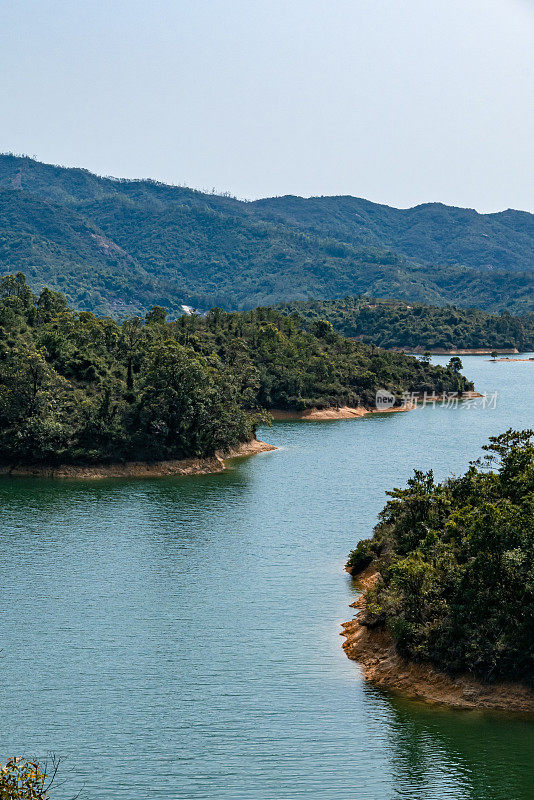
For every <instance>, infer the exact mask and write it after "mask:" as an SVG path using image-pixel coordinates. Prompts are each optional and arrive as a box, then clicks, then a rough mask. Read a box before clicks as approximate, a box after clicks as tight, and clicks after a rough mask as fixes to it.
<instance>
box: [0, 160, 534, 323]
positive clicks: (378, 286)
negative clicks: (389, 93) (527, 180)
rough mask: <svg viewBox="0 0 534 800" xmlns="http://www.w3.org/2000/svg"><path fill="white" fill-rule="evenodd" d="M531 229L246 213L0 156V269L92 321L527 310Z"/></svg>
mask: <svg viewBox="0 0 534 800" xmlns="http://www.w3.org/2000/svg"><path fill="white" fill-rule="evenodd" d="M444 209H445V211H446V213H445V211H444ZM497 217H498V218H499V219H494V218H497ZM533 218H534V217H533V216H532V215H529V214H523V213H521V212H506V213H505V214H504V215H479V214H476V212H472V211H466V210H464V209H446V207H444V206H418V207H417V208H416V209H410V210H408V211H400V210H398V209H392V208H389V207H387V206H377V205H376V204H372V203H368V202H367V201H361V200H357V199H356V198H312V199H311V200H303V199H302V198H287V197H281V198H272V199H269V200H262V201H256V202H253V203H247V202H241V201H238V200H236V199H234V198H231V197H226V196H219V195H211V194H204V193H202V192H197V191H194V190H192V189H187V188H183V187H178V186H167V185H164V184H159V183H156V182H154V181H149V180H140V181H132V180H117V179H114V178H101V177H98V176H96V175H92V174H91V173H90V172H88V171H86V170H82V169H67V168H63V167H56V166H53V165H48V164H41V163H39V162H37V161H34V160H32V159H29V158H19V157H15V156H11V155H3V156H0V242H1V243H2V244H1V247H0V269H2V270H3V271H6V272H16V271H17V270H23V271H25V273H26V274H27V275H28V278H29V280H30V282H31V284H32V286H34V287H35V288H36V289H39V288H41V287H42V286H44V285H49V286H51V287H52V288H54V289H58V290H61V291H64V292H65V294H66V295H67V297H68V299H69V302H71V303H72V304H73V305H74V306H76V307H77V308H81V309H86V310H94V311H97V312H98V313H104V314H105V313H111V314H114V315H117V314H120V313H124V312H134V313H138V312H139V313H141V312H144V311H146V310H147V309H148V308H150V307H151V306H152V305H154V304H161V305H164V306H165V307H166V308H167V309H168V310H169V311H171V312H173V313H177V312H178V311H179V307H180V305H181V304H182V303H186V304H188V305H193V306H199V307H202V308H210V307H212V306H214V305H219V306H222V307H224V308H227V309H247V308H252V307H254V306H257V305H266V304H274V303H280V302H284V301H289V300H307V299H308V298H310V297H317V298H326V299H333V298H339V297H343V296H345V295H349V294H351V295H355V294H362V293H365V294H371V295H374V296H377V297H392V296H395V297H398V298H403V299H407V300H412V301H418V302H426V303H432V304H435V305H443V304H445V303H455V304H458V305H462V306H479V307H482V308H485V309H490V310H501V309H503V308H505V309H507V310H509V311H512V312H515V313H526V312H528V311H530V310H532V309H533V308H534V301H533V292H532V288H533V283H532V276H533V272H532V267H533V260H532V252H533V241H534V239H533V236H532V219H533ZM453 244H454V247H452V245H453ZM451 248H452V249H451ZM455 248H456V249H455ZM499 253H500V254H501V256H500V257H497V255H498V254H499ZM475 255H476V257H475Z"/></svg>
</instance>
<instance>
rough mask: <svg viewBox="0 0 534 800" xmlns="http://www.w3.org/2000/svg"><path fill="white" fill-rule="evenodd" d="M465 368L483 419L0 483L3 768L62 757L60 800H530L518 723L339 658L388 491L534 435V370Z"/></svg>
mask: <svg viewBox="0 0 534 800" xmlns="http://www.w3.org/2000/svg"><path fill="white" fill-rule="evenodd" d="M434 360H435V361H437V362H440V363H443V362H444V361H445V360H446V359H440V358H437V359H434ZM463 362H464V372H465V374H467V375H468V376H469V377H470V378H472V379H473V380H474V381H475V385H476V387H477V389H479V391H485V392H488V393H489V394H493V393H494V392H497V398H496V403H495V404H494V403H493V402H490V403H487V405H486V407H485V408H483V407H482V403H478V404H474V405H473V406H471V407H470V406H469V405H467V406H466V405H464V406H461V407H459V408H446V407H440V406H437V407H436V408H432V407H429V406H427V407H425V408H419V409H418V410H417V411H413V412H409V413H404V414H389V415H375V416H372V417H366V418H363V419H357V420H348V421H339V422H327V423H325V422H323V423H310V422H279V423H276V424H275V425H274V426H273V427H272V428H271V429H265V430H261V431H260V432H259V433H260V437H261V438H264V439H265V440H266V441H269V442H272V443H273V444H275V445H278V446H279V448H280V449H279V450H277V451H275V452H271V453H265V454H262V455H259V456H255V457H253V458H249V459H242V460H238V461H234V462H233V463H232V464H231V468H230V469H229V470H227V471H226V472H224V473H222V474H218V475H207V476H197V477H189V478H176V479H154V480H127V481H126V480H114V481H111V480H108V481H98V482H81V481H80V482H61V481H53V480H35V479H29V478H28V479H7V478H4V479H2V480H1V481H0V504H1V513H2V519H1V527H0V536H1V547H0V563H1V570H2V585H1V589H0V612H1V615H2V616H1V621H2V627H1V630H2V633H1V643H0V649H1V652H0V666H1V674H2V687H1V694H2V710H3V713H2V715H1V718H0V753H1V756H2V758H4V757H5V756H6V755H14V754H26V755H37V756H43V755H45V754H46V753H47V752H50V751H54V752H56V753H58V754H60V755H61V756H63V757H64V759H65V761H64V767H63V769H62V773H63V776H64V777H65V778H67V784H66V785H65V786H64V787H60V789H59V790H58V792H57V793H56V794H55V795H54V797H57V798H67V797H70V796H72V795H73V794H74V792H75V791H77V790H78V789H80V788H81V787H82V786H83V787H84V789H83V792H82V795H81V797H82V798H88V800H93V798H94V800H119V798H121V799H122V798H124V800H148V798H164V799H165V800H196V799H197V798H217V800H292V798H307V800H393V799H395V800H419V799H421V800H527V799H528V800H531V798H532V797H533V796H534V722H532V721H529V720H525V719H520V718H514V717H509V716H507V715H502V714H491V713H485V714H483V713H479V712H465V711H464V712H462V711H450V710H442V709H437V708H433V707H429V706H425V705H423V704H418V703H415V702H410V701H406V700H402V699H399V698H396V697H393V696H390V695H388V694H385V693H382V692H379V691H377V690H375V689H374V688H373V687H372V686H369V685H368V684H366V683H364V682H363V681H362V679H361V675H360V669H359V667H358V665H357V664H356V663H354V662H352V661H349V660H348V659H347V658H346V657H345V655H344V653H343V651H342V649H341V643H342V639H341V637H340V636H339V631H340V623H341V622H342V621H345V620H347V619H350V618H351V616H352V614H353V611H352V609H350V608H349V603H350V602H351V601H352V600H353V599H354V594H355V590H354V589H353V587H352V586H351V582H350V580H349V578H348V577H347V575H346V574H345V573H344V572H343V564H344V561H345V559H346V556H347V554H348V552H349V550H350V549H351V548H352V547H354V545H355V544H356V543H357V541H358V540H359V539H361V538H362V537H365V536H368V535H369V534H370V533H371V530H372V527H373V525H374V523H375V521H376V516H377V513H378V512H379V511H380V509H381V508H382V507H383V505H384V502H385V500H386V497H385V492H386V491H387V490H388V489H390V488H392V487H393V486H402V485H404V484H405V482H406V480H407V478H408V477H409V476H410V474H411V472H412V470H413V469H414V468H421V469H427V468H430V467H433V468H434V470H435V473H436V474H437V476H438V477H439V478H443V477H445V476H446V475H447V474H449V473H451V472H453V473H454V472H456V473H458V472H459V471H461V470H464V469H465V467H466V466H467V464H468V462H469V461H470V460H472V459H475V458H477V457H479V456H480V455H481V454H482V450H481V447H482V445H483V444H484V443H485V442H486V441H487V439H488V437H489V436H491V435H495V434H498V433H500V432H502V431H504V430H505V429H507V428H509V427H513V428H523V427H528V426H532V424H533V414H532V412H533V408H534V400H533V398H534V364H533V363H514V362H510V363H502V362H501V363H496V364H492V363H490V362H489V361H488V360H486V358H484V357H465V358H463Z"/></svg>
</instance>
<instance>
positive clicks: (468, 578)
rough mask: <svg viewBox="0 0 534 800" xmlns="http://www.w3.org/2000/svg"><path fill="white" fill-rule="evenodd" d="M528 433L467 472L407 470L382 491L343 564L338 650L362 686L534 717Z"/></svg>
mask: <svg viewBox="0 0 534 800" xmlns="http://www.w3.org/2000/svg"><path fill="white" fill-rule="evenodd" d="M533 436H534V432H533V431H530V430H529V431H519V432H518V431H512V430H509V431H507V432H506V433H504V434H502V435H500V436H497V437H493V438H492V439H491V440H490V444H489V445H487V446H486V447H485V449H486V451H487V453H488V455H487V456H486V459H485V461H484V463H480V462H477V463H473V464H471V466H470V467H469V469H468V471H467V472H466V473H465V475H462V476H460V477H458V478H450V479H449V480H447V481H445V482H444V483H441V484H439V483H436V482H435V481H434V477H433V475H432V472H428V473H422V472H417V471H416V472H415V474H414V477H413V478H411V479H410V480H409V481H408V486H407V487H406V488H405V489H395V490H393V491H392V492H390V497H391V499H390V500H389V502H388V503H387V505H386V507H385V508H384V510H383V511H382V512H381V514H380V516H379V523H378V525H377V526H376V528H375V531H374V535H373V537H372V538H371V539H368V540H363V541H362V542H360V543H359V544H358V546H357V547H356V549H355V550H353V551H352V553H351V554H350V556H349V560H348V563H347V571H348V572H350V574H351V575H352V576H353V577H354V578H355V579H356V580H358V581H359V584H358V585H359V587H360V588H361V590H362V592H363V594H362V596H361V597H360V598H359V600H357V601H356V603H355V604H354V606H355V607H356V608H358V609H359V614H358V616H357V617H356V619H354V620H352V621H351V622H348V623H346V624H345V625H344V626H343V627H344V634H343V635H344V636H345V637H346V640H345V643H344V645H343V646H344V649H345V652H346V653H347V655H348V656H349V658H352V659H355V660H357V661H359V662H360V663H361V665H362V668H363V671H364V675H365V677H366V678H367V679H369V680H371V681H373V682H374V683H376V684H377V685H379V686H382V687H384V688H387V689H391V690H395V691H398V692H401V693H403V694H405V695H407V696H409V697H417V698H420V699H423V700H427V701H429V702H437V703H446V704H448V705H454V706H460V707H465V708H473V707H480V708H503V709H507V710H512V711H524V712H529V713H531V712H534V642H533V638H532V630H533V626H534V594H533V591H532V579H533V573H532V565H533V564H534V547H533V540H532V531H533V530H534V518H533V507H534V504H533V500H534V443H533V441H532V438H533ZM494 464H496V465H497V468H496V469H492V468H491V467H492V466H493V465H494Z"/></svg>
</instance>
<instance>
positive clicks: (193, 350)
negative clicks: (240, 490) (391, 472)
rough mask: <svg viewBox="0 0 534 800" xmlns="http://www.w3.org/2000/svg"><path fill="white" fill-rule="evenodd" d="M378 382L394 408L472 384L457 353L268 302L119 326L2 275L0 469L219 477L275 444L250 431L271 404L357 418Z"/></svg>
mask: <svg viewBox="0 0 534 800" xmlns="http://www.w3.org/2000/svg"><path fill="white" fill-rule="evenodd" d="M384 390H385V391H386V392H388V393H389V394H390V396H391V397H392V398H395V399H394V402H393V401H392V404H393V407H392V409H390V410H403V409H405V408H407V407H408V406H407V404H406V402H405V400H403V398H406V397H408V396H412V395H424V394H428V395H433V396H434V395H436V396H445V395H447V394H450V393H452V394H455V395H457V396H458V397H460V398H461V397H465V396H467V395H468V393H469V392H472V390H473V384H472V383H470V382H469V381H468V380H467V378H465V377H464V375H462V374H461V362H460V361H459V359H451V361H450V363H449V365H448V366H447V367H441V366H433V365H432V364H430V363H429V359H426V358H423V359H417V358H414V357H411V356H405V355H403V354H401V353H391V352H387V351H385V350H382V349H380V348H378V347H375V346H373V345H367V344H363V343H361V342H355V341H353V340H351V339H348V338H346V337H344V336H342V335H341V334H339V333H336V332H335V331H334V330H333V328H332V325H331V324H330V323H329V322H325V321H321V320H317V321H316V322H315V323H314V324H313V326H312V327H311V329H310V330H307V329H305V328H304V327H303V324H302V321H301V320H300V318H299V317H298V316H287V315H284V314H282V313H281V312H279V311H276V310H274V309H272V308H257V309H254V310H252V311H246V312H234V313H231V312H225V311H222V310H221V309H219V308H214V309H212V310H211V311H209V312H208V313H207V314H206V315H187V314H184V315H183V316H180V317H178V318H177V319H175V320H172V321H167V319H166V312H165V310H164V309H163V308H162V307H159V306H155V307H154V308H153V309H152V310H150V311H149V312H148V313H147V314H146V315H145V317H144V318H140V317H131V318H127V319H125V320H122V321H118V320H115V319H112V318H110V317H104V318H101V317H97V316H95V315H94V314H92V313H90V312H88V311H80V312H77V311H74V310H72V309H70V308H69V306H68V301H67V298H66V297H65V296H64V295H62V294H60V293H59V292H54V291H51V290H50V289H48V288H44V289H43V290H42V291H41V292H40V294H39V295H38V296H36V295H35V294H34V293H33V292H32V291H31V289H30V287H29V286H28V284H27V283H26V279H25V276H24V275H23V274H22V273H18V274H17V275H7V276H5V277H4V278H3V279H1V280H0V471H1V472H3V473H4V474H5V473H8V474H11V475H23V474H30V475H46V476H56V477H76V476H78V477H84V478H88V477H119V476H136V475H137V476H142V477H147V476H153V475H160V474H161V475H170V474H192V473H201V472H214V471H215V472H216V471H219V470H221V469H223V468H224V461H225V459H226V458H229V457H234V456H239V455H246V454H252V453H256V452H260V451H262V450H266V449H273V448H272V445H268V444H265V443H261V442H258V441H257V439H256V430H257V427H258V426H259V425H260V424H262V423H269V422H270V420H271V418H272V417H271V412H272V413H273V415H276V414H281V415H282V416H283V415H284V414H285V415H288V416H292V415H294V416H297V417H298V416H299V415H300V416H304V417H305V416H306V415H310V416H311V417H312V418H315V419H341V418H345V417H355V418H357V417H359V416H362V415H365V414H366V413H369V412H370V411H373V410H376V408H375V400H376V395H377V392H378V391H384ZM340 409H343V410H345V411H344V412H343V413H341V412H340ZM347 409H348V410H349V411H347ZM349 412H350V413H349Z"/></svg>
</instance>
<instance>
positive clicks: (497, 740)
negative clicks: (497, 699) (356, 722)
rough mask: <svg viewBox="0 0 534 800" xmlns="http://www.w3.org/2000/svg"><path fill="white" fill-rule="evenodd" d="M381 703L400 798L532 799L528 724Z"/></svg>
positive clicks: (396, 700)
mask: <svg viewBox="0 0 534 800" xmlns="http://www.w3.org/2000/svg"><path fill="white" fill-rule="evenodd" d="M385 696H386V695H385ZM387 700H388V702H389V705H390V708H391V717H390V721H389V726H390V732H391V742H392V744H393V755H392V768H393V776H394V784H395V786H396V791H397V794H398V795H399V796H400V797H403V798H406V797H410V798H427V797H438V796H439V797H441V798H443V800H448V798H450V799H451V800H452V799H453V798H454V799H455V800H456V798H459V797H461V798H462V800H511V798H513V800H531V798H532V797H533V796H534V738H533V735H532V726H533V723H532V720H528V719H521V718H519V717H515V718H514V717H513V716H509V715H506V714H498V713H494V712H480V711H455V710H451V709H445V708H436V707H432V706H427V705H425V704H422V703H416V702H411V701H408V700H404V699H402V698H400V697H395V696H387Z"/></svg>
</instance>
